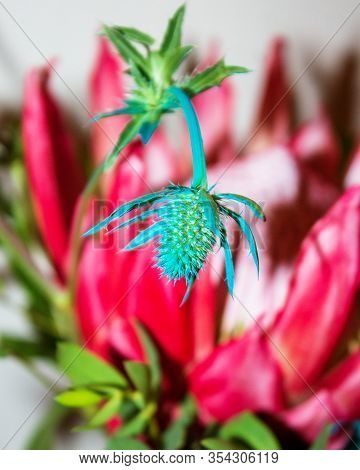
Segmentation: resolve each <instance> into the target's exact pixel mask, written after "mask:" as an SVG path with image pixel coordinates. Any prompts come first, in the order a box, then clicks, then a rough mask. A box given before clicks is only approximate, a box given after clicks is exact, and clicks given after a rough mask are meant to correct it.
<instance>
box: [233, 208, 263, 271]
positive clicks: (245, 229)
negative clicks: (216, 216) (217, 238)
mask: <svg viewBox="0 0 360 470" xmlns="http://www.w3.org/2000/svg"><path fill="white" fill-rule="evenodd" d="M226 212H227V213H228V214H229V215H230V217H232V218H233V219H234V220H235V222H237V224H238V225H239V227H240V229H241V230H242V232H243V233H244V235H245V237H246V239H247V241H248V243H249V247H250V253H251V256H252V257H253V260H254V263H255V266H256V269H257V272H258V273H259V254H258V250H257V246H256V240H255V237H254V234H253V233H252V230H251V228H250V225H249V224H248V223H247V222H246V220H245V219H244V218H243V217H241V215H239V214H236V212H234V211H232V210H230V209H226Z"/></svg>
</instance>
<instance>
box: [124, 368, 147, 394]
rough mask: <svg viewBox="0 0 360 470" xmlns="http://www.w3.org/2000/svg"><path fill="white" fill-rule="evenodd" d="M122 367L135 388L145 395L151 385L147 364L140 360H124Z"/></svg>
mask: <svg viewBox="0 0 360 470" xmlns="http://www.w3.org/2000/svg"><path fill="white" fill-rule="evenodd" d="M124 367H125V370H126V372H127V374H128V376H129V378H130V380H131V381H132V383H133V384H134V386H135V388H136V389H137V390H139V392H141V393H142V394H143V395H144V396H145V397H147V396H148V395H149V392H150V386H151V384H150V382H151V372H150V368H149V366H148V365H147V364H144V363H142V362H137V361H126V362H124Z"/></svg>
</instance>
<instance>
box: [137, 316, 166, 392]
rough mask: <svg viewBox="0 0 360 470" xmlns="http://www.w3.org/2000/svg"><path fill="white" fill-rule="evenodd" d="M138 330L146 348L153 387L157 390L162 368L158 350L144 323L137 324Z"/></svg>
mask: <svg viewBox="0 0 360 470" xmlns="http://www.w3.org/2000/svg"><path fill="white" fill-rule="evenodd" d="M136 330H137V332H138V334H139V337H140V339H141V344H142V345H143V347H144V349H145V353H146V357H147V360H148V363H149V367H150V372H151V388H152V389H153V390H157V389H158V388H159V385H160V382H161V368H160V358H159V354H158V351H157V349H156V346H155V345H154V343H153V341H152V340H151V338H150V336H149V334H148V333H147V331H146V330H145V328H144V327H143V326H142V325H140V324H139V323H138V324H137V325H136Z"/></svg>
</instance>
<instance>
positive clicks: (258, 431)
mask: <svg viewBox="0 0 360 470" xmlns="http://www.w3.org/2000/svg"><path fill="white" fill-rule="evenodd" d="M219 436H220V438H221V439H225V440H228V439H229V440H232V439H236V440H239V441H243V442H245V443H246V444H248V445H249V446H250V448H251V449H256V450H277V449H280V444H279V442H278V440H277V438H276V437H275V435H274V434H273V432H272V431H271V430H270V429H269V428H268V427H267V426H266V425H265V424H264V423H263V422H262V421H261V420H260V419H259V418H257V417H256V416H255V415H253V414H252V413H247V412H245V413H242V414H240V415H238V416H236V417H235V418H233V419H231V420H229V421H227V422H226V423H225V424H224V426H223V427H222V428H221V429H220V432H219Z"/></svg>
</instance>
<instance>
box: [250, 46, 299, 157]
mask: <svg viewBox="0 0 360 470" xmlns="http://www.w3.org/2000/svg"><path fill="white" fill-rule="evenodd" d="M284 47H285V41H284V39H283V38H281V37H278V38H274V39H273V40H272V42H271V44H270V48H269V50H268V51H267V54H266V60H265V73H264V78H263V85H262V93H261V98H260V102H259V105H258V110H257V114H256V119H255V123H254V131H256V136H255V138H254V139H253V142H252V144H251V145H252V147H256V148H264V147H267V146H268V145H269V144H271V143H284V142H286V141H287V140H288V138H289V135H290V124H291V104H292V95H291V90H290V88H289V84H288V81H287V78H286V71H285V63H284Z"/></svg>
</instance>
